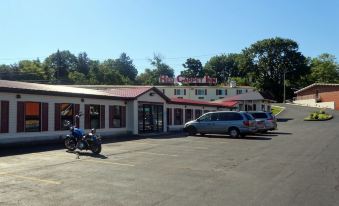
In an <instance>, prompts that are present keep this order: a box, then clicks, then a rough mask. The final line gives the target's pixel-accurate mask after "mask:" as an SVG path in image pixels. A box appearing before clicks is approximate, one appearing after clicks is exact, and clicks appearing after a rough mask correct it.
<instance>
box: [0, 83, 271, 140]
mask: <svg viewBox="0 0 339 206" xmlns="http://www.w3.org/2000/svg"><path fill="white" fill-rule="evenodd" d="M87 87H88V86H87ZM236 96H237V95H235V96H234V97H236ZM239 103H241V101H234V100H232V101H225V102H222V101H220V102H217V101H215V102H211V101H201V100H195V99H193V98H191V99H187V98H176V97H168V96H167V95H166V92H165V93H163V91H162V90H161V89H159V88H156V87H153V86H138V87H135V86H125V87H123V86H111V87H110V88H105V89H103V88H100V89H97V88H96V89H95V88H94V86H93V88H91V89H88V88H78V87H74V86H72V87H71V86H57V85H46V84H36V83H25V82H16V81H6V80H0V125H1V127H0V144H2V143H16V142H32V141H43V140H57V139H60V138H62V137H63V136H65V135H67V134H68V133H69V131H68V129H69V128H68V126H65V122H66V121H70V122H71V124H72V125H76V126H77V127H80V128H84V129H85V130H86V131H87V132H88V131H89V130H90V129H91V128H96V130H97V132H98V133H99V134H100V135H102V136H103V137H105V138H106V137H111V136H118V135H128V134H133V135H141V134H148V133H163V132H168V131H175V130H182V129H183V126H184V124H185V123H186V122H188V121H190V120H193V119H196V118H198V117H200V116H201V115H202V114H204V113H206V112H210V111H217V110H238V109H239V108H237V107H238V106H239ZM252 103H253V102H252ZM267 108H268V105H267ZM79 113H81V114H83V115H82V116H81V117H80V118H79V119H77V118H75V115H76V114H79Z"/></svg>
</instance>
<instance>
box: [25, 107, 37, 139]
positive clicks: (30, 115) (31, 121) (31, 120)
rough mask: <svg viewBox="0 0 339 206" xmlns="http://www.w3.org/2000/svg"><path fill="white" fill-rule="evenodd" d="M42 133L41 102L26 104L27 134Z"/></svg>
mask: <svg viewBox="0 0 339 206" xmlns="http://www.w3.org/2000/svg"><path fill="white" fill-rule="evenodd" d="M40 131H41V105H40V102H25V132H40Z"/></svg>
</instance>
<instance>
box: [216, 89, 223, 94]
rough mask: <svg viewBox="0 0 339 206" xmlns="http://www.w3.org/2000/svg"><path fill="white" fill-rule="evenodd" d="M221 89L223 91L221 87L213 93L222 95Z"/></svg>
mask: <svg viewBox="0 0 339 206" xmlns="http://www.w3.org/2000/svg"><path fill="white" fill-rule="evenodd" d="M222 91H223V90H222V89H217V90H216V92H215V94H216V95H223V94H222Z"/></svg>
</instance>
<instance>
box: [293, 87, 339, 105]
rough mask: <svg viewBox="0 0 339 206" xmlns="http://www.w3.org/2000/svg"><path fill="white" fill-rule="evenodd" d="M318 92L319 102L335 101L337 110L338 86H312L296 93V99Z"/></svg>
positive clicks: (338, 101)
mask: <svg viewBox="0 0 339 206" xmlns="http://www.w3.org/2000/svg"><path fill="white" fill-rule="evenodd" d="M316 90H318V92H319V98H320V101H321V102H332V101H334V102H335V109H336V110H339V86H314V87H312V88H309V89H307V90H305V91H302V92H300V93H298V94H297V99H301V98H304V97H310V96H311V95H315V94H316Z"/></svg>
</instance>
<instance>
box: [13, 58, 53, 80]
mask: <svg viewBox="0 0 339 206" xmlns="http://www.w3.org/2000/svg"><path fill="white" fill-rule="evenodd" d="M18 66H19V70H20V71H21V72H22V73H25V74H27V75H29V76H30V77H31V78H33V79H36V80H45V79H47V75H46V72H45V70H44V68H43V66H42V64H41V62H40V60H39V59H37V60H33V61H31V60H22V61H20V62H19V64H18ZM33 79H32V80H33Z"/></svg>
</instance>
